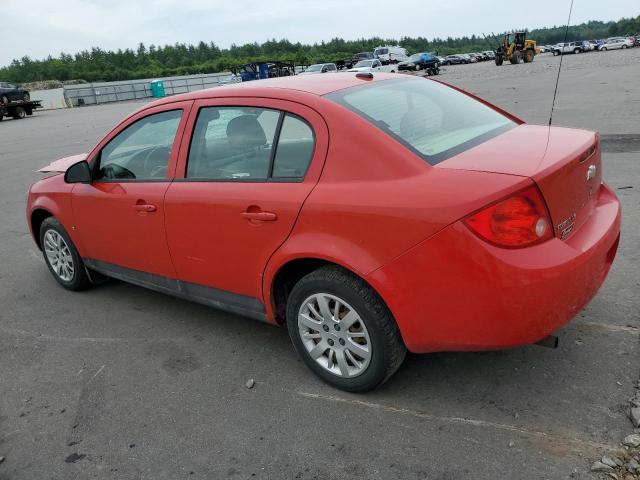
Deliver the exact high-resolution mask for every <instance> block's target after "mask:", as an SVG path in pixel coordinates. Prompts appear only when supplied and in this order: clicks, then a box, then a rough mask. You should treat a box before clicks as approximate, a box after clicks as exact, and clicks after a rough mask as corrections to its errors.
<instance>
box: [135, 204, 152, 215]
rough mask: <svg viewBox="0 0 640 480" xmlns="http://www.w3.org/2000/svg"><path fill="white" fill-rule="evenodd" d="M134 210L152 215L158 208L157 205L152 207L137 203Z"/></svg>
mask: <svg viewBox="0 0 640 480" xmlns="http://www.w3.org/2000/svg"><path fill="white" fill-rule="evenodd" d="M133 209H134V210H136V211H138V212H147V213H151V212H155V211H156V210H157V209H158V208H157V207H156V206H155V205H151V204H148V203H136V204H135V205H134V206H133Z"/></svg>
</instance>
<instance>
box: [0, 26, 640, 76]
mask: <svg viewBox="0 0 640 480" xmlns="http://www.w3.org/2000/svg"><path fill="white" fill-rule="evenodd" d="M638 33H640V15H639V16H637V17H635V18H623V19H621V20H618V21H611V22H601V21H590V22H587V23H582V24H580V25H574V26H571V27H569V30H568V34H567V41H574V40H585V39H600V38H607V37H611V36H617V35H634V34H638ZM528 37H529V38H532V39H534V40H536V41H537V42H538V45H547V44H554V43H558V42H561V41H563V40H564V38H565V27H564V26H554V27H549V28H540V29H534V30H531V31H530V32H529V33H528ZM396 44H399V45H402V46H403V47H405V48H407V49H408V50H409V52H412V53H413V52H422V51H431V52H438V54H439V55H449V54H453V53H466V52H476V51H482V50H492V49H495V48H496V46H497V40H496V39H494V38H493V37H492V36H491V35H489V37H488V38H485V37H484V36H476V35H472V36H470V37H468V36H464V37H458V38H451V37H448V38H446V39H443V38H433V39H431V40H429V39H427V38H426V37H414V38H412V37H401V38H399V39H390V38H379V37H373V38H369V39H358V40H343V39H341V38H334V39H332V40H330V41H328V42H324V41H323V42H321V43H314V44H312V45H308V44H302V43H300V42H297V43H292V42H290V41H289V40H286V39H283V40H275V39H273V40H269V41H267V42H264V43H261V44H259V43H248V44H245V45H235V44H232V45H231V46H230V47H229V48H226V49H222V48H220V47H218V46H217V45H216V44H215V43H213V42H210V43H206V42H203V41H201V42H200V43H198V44H197V45H186V44H183V43H177V44H175V45H165V46H156V45H149V46H148V47H147V46H145V45H144V44H142V43H141V44H139V45H138V48H137V49H135V50H133V49H129V48H128V49H125V50H117V51H111V50H103V49H101V48H99V47H94V48H92V49H91V50H84V51H81V52H79V53H76V54H74V55H70V54H67V53H61V54H60V55H59V56H58V57H53V56H49V57H48V58H46V59H43V60H33V59H31V58H29V57H23V58H21V59H19V60H14V61H12V62H11V64H10V65H8V66H6V67H3V68H0V79H2V80H5V81H12V82H15V83H26V82H36V81H43V80H59V81H69V80H78V79H81V80H84V81H88V82H95V81H114V80H132V79H137V78H155V77H166V76H173V75H190V74H198V73H213V72H221V71H225V70H228V69H229V67H230V66H231V65H234V64H242V63H247V62H252V61H260V60H282V61H292V62H295V63H298V64H310V63H319V62H334V61H337V60H341V59H346V58H349V57H351V55H353V54H354V53H357V52H364V51H369V52H371V51H373V49H374V48H376V47H378V46H380V45H396Z"/></svg>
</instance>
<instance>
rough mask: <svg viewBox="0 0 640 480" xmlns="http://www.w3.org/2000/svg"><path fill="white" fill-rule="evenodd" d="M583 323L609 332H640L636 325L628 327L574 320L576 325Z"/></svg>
mask: <svg viewBox="0 0 640 480" xmlns="http://www.w3.org/2000/svg"><path fill="white" fill-rule="evenodd" d="M580 325H585V326H586V327H593V328H601V329H603V330H609V331H611V332H625V333H635V334H636V335H638V334H640V328H638V327H630V326H624V325H611V324H609V323H598V322H576V326H580Z"/></svg>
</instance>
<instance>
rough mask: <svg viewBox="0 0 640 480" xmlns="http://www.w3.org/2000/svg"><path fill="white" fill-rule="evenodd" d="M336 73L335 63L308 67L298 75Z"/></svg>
mask: <svg viewBox="0 0 640 480" xmlns="http://www.w3.org/2000/svg"><path fill="white" fill-rule="evenodd" d="M337 71H338V67H336V64H335V63H316V64H314V65H309V66H308V67H307V68H305V69H304V71H303V72H300V73H299V74H298V75H316V74H318V73H336V72H337Z"/></svg>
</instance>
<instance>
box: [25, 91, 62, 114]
mask: <svg viewBox="0 0 640 480" xmlns="http://www.w3.org/2000/svg"><path fill="white" fill-rule="evenodd" d="M29 95H30V96H31V100H40V101H41V102H42V109H43V110H55V109H58V108H67V107H68V105H67V100H66V98H65V96H64V88H54V89H51V90H32V91H30V92H29Z"/></svg>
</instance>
